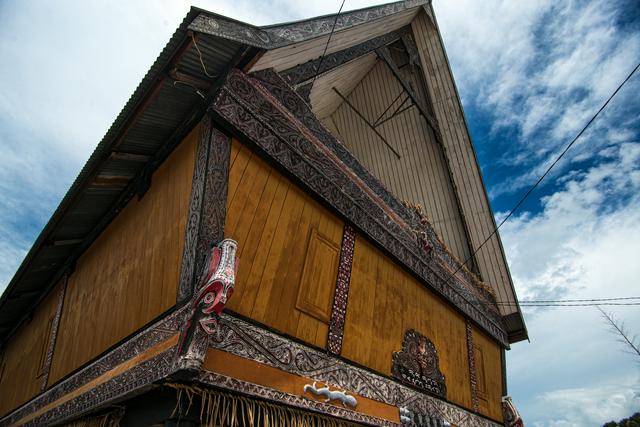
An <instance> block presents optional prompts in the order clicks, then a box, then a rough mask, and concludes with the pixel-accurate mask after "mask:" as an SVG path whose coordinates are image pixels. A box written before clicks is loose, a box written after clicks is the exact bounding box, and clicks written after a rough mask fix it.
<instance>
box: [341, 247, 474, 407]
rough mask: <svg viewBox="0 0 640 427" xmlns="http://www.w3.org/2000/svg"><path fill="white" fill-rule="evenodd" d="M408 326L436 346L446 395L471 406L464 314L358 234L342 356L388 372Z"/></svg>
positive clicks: (465, 405)
mask: <svg viewBox="0 0 640 427" xmlns="http://www.w3.org/2000/svg"><path fill="white" fill-rule="evenodd" d="M411 328H413V329H415V330H416V331H418V332H420V333H421V334H423V335H425V336H427V337H428V338H429V339H431V341H433V343H434V345H435V346H436V349H437V351H438V355H439V357H440V370H441V371H442V373H443V374H444V376H445V378H446V385H447V399H448V400H449V401H451V402H454V403H456V404H458V405H461V406H463V407H465V408H469V409H471V408H472V405H471V386H470V379H469V365H468V361H467V344H466V329H465V321H464V318H463V317H462V316H461V315H460V314H458V313H457V312H456V311H454V310H453V309H452V308H450V307H449V306H448V305H447V303H445V302H444V301H442V300H441V299H440V298H438V297H437V296H435V295H434V294H433V293H431V292H430V291H429V290H427V289H425V288H424V286H422V285H421V284H420V283H419V282H418V281H417V280H416V279H414V278H413V277H412V276H410V275H409V274H408V273H406V272H405V271H404V270H402V269H401V268H400V267H398V266H397V265H396V264H395V263H394V262H392V261H391V260H390V259H389V258H388V257H387V256H385V255H384V254H382V252H380V251H379V250H378V249H377V248H375V247H374V246H373V245H372V244H371V243H369V242H368V241H367V240H366V239H364V238H363V237H362V236H360V235H358V236H357V238H356V245H355V253H354V258H353V268H352V272H351V284H350V288H349V304H348V306H347V318H346V325H345V332H344V342H343V348H342V356H344V357H346V358H347V359H350V360H353V361H354V362H357V363H360V364H362V365H364V366H367V367H369V368H371V369H373V370H375V371H378V372H380V373H382V374H385V375H391V356H392V354H393V352H396V351H400V350H401V348H402V339H403V337H404V333H405V331H406V330H407V329H411Z"/></svg>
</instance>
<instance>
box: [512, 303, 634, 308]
mask: <svg viewBox="0 0 640 427" xmlns="http://www.w3.org/2000/svg"><path fill="white" fill-rule="evenodd" d="M512 305H514V306H515V305H516V304H515V303H514V304H512ZM519 305H520V307H600V306H603V305H630V306H640V302H601V303H584V304H583V303H579V304H522V303H520V304H519Z"/></svg>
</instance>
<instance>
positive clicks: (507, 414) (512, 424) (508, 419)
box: [502, 396, 524, 427]
mask: <svg viewBox="0 0 640 427" xmlns="http://www.w3.org/2000/svg"><path fill="white" fill-rule="evenodd" d="M502 415H503V417H504V425H505V426H506V427H524V421H523V420H522V416H521V415H520V413H519V412H518V410H517V409H516V406H515V405H514V404H513V401H512V400H511V396H502Z"/></svg>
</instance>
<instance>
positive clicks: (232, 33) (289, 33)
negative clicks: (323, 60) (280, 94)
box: [189, 0, 428, 49]
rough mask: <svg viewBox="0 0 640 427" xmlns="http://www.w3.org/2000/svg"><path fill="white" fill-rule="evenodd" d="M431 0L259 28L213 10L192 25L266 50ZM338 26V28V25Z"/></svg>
mask: <svg viewBox="0 0 640 427" xmlns="http://www.w3.org/2000/svg"><path fill="white" fill-rule="evenodd" d="M427 3H428V1H427V0H406V1H399V2H395V3H390V4H385V5H382V6H374V7H370V8H367V9H361V10H355V11H353V12H345V13H342V14H340V15H339V16H338V17H337V19H336V16H335V15H327V16H322V17H319V18H312V19H308V20H305V21H298V22H292V23H290V24H281V25H276V26H270V27H256V26H253V25H250V24H245V23H243V22H238V21H235V20H232V19H229V18H226V17H224V16H220V15H215V14H212V13H201V14H199V15H198V16H197V17H196V18H195V19H194V20H193V22H192V23H191V24H190V25H189V30H191V31H197V32H200V33H204V34H209V35H212V36H218V37H222V38H225V39H228V40H233V41H237V42H240V43H244V44H247V45H250V46H254V47H259V48H262V49H275V48H278V47H282V46H286V45H289V44H292V43H298V42H302V41H305V40H309V39H312V38H315V37H321V36H324V35H328V34H329V33H330V32H332V31H334V32H338V31H341V30H346V29H348V28H351V27H354V26H356V25H360V24H366V23H368V22H372V21H375V20H378V19H382V18H384V17H386V16H389V15H393V14H396V13H398V12H402V11H405V10H407V9H412V8H414V7H417V6H421V5H425V4H427ZM334 27H335V28H334Z"/></svg>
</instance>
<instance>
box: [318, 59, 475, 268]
mask: <svg viewBox="0 0 640 427" xmlns="http://www.w3.org/2000/svg"><path fill="white" fill-rule="evenodd" d="M405 69H408V67H405ZM403 73H404V74H406V75H405V78H408V79H409V78H410V79H412V80H413V81H414V86H416V87H417V81H416V80H415V76H412V75H411V74H409V73H408V71H406V72H405V71H404V70H403ZM401 91H402V86H401V85H400V83H398V81H397V80H396V78H395V77H394V76H393V74H392V73H391V71H390V70H389V69H388V67H387V66H386V65H385V64H384V63H383V62H382V61H378V62H377V63H376V65H374V66H373V68H372V69H371V71H370V72H369V74H367V76H366V77H365V78H364V79H362V81H361V82H360V84H359V85H357V86H356V88H355V89H354V90H353V91H352V92H351V93H350V94H349V96H348V99H349V101H350V102H351V103H352V104H353V105H354V106H355V107H356V108H357V109H358V110H359V111H360V112H361V113H362V114H363V115H364V116H365V117H367V118H368V119H369V121H370V122H371V123H373V122H374V121H375V120H376V119H377V118H378V117H379V116H380V114H382V112H384V110H385V109H386V108H387V106H388V105H389V104H391V103H392V102H393V100H394V99H395V98H396V96H397V95H398V93H401ZM402 99H403V98H402V96H401V97H400V99H398V100H397V101H396V104H395V105H399V104H400V103H401V102H402V101H401V100H402ZM408 105H410V101H407V103H406V104H405V106H408ZM393 110H394V108H392V109H391V110H390V112H387V116H388V115H390V113H391V112H392V111H393ZM324 122H325V123H326V122H333V123H335V124H336V127H337V128H339V129H340V132H341V134H340V135H341V139H342V141H343V142H344V143H345V144H346V145H347V147H349V149H350V150H351V151H352V152H353V153H354V154H355V155H356V157H358V159H360V161H361V162H362V163H363V164H364V165H365V167H367V168H368V169H369V170H370V171H371V172H372V173H373V174H374V175H375V176H377V177H378V178H379V179H380V180H381V181H382V183H383V184H384V185H386V186H387V187H388V188H389V189H390V190H391V192H393V193H394V194H396V195H397V196H398V197H399V198H400V199H404V200H407V201H410V202H413V203H419V204H421V205H423V206H424V208H425V211H426V212H427V214H428V216H429V217H430V218H431V220H432V223H433V225H434V227H435V229H436V231H437V232H438V234H439V235H440V236H442V238H443V240H444V242H445V243H446V244H447V246H448V247H449V248H450V249H451V251H452V252H453V253H454V254H455V255H456V256H458V258H460V259H467V258H468V257H469V255H470V251H469V243H468V241H467V236H466V233H465V230H464V225H463V223H462V218H461V217H460V213H459V209H458V203H457V201H456V196H455V193H454V189H453V187H452V184H451V178H450V176H449V172H448V171H447V166H446V163H445V158H444V156H443V153H442V150H441V149H440V147H439V145H438V144H437V143H436V141H435V138H434V136H433V133H432V131H431V129H430V128H429V126H428V124H427V123H426V121H425V119H424V118H423V117H422V116H421V115H420V113H419V111H418V109H417V108H416V107H412V108H411V109H409V110H407V111H405V112H403V113H402V114H400V115H398V116H396V117H395V118H394V119H392V120H389V121H387V122H385V123H383V124H382V125H381V126H379V128H378V130H379V131H380V133H381V134H382V135H384V136H385V138H386V139H387V141H388V142H389V143H390V144H391V145H392V146H393V147H394V148H395V149H396V150H397V151H398V152H399V153H400V155H401V158H400V159H398V158H397V156H395V154H393V152H392V151H391V150H390V149H389V148H388V147H387V146H386V145H385V144H384V143H383V142H382V141H381V140H380V138H379V137H378V136H376V135H375V133H374V132H373V131H372V130H371V129H370V128H369V127H368V126H367V125H366V124H365V123H364V122H363V121H362V119H361V118H359V117H358V116H357V114H356V113H355V112H353V111H352V110H351V108H350V107H349V106H348V105H346V103H343V104H342V105H341V106H340V107H339V108H338V109H337V110H336V111H335V113H334V114H333V115H332V116H330V117H328V118H327V119H325V120H324Z"/></svg>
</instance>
